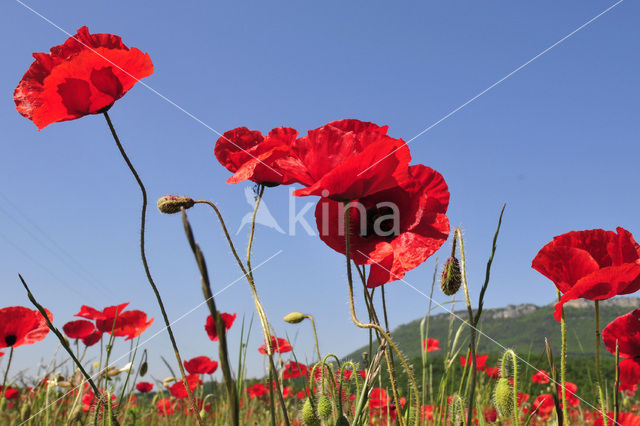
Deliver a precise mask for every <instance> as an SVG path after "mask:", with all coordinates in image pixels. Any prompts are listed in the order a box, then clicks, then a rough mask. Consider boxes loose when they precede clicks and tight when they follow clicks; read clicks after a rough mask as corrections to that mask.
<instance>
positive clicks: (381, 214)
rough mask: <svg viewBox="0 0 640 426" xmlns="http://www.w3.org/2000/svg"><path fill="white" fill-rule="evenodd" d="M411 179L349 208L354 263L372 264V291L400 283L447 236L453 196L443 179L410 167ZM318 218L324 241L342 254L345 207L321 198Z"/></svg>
mask: <svg viewBox="0 0 640 426" xmlns="http://www.w3.org/2000/svg"><path fill="white" fill-rule="evenodd" d="M409 174H410V178H408V179H406V180H405V181H404V182H403V183H402V184H401V185H400V186H396V187H394V188H391V189H387V190H385V191H381V192H378V193H376V194H373V195H369V196H368V197H365V198H361V199H359V200H357V201H354V202H353V203H351V205H352V206H353V207H352V208H350V210H349V212H350V231H351V237H350V245H351V258H352V259H353V261H354V262H355V263H357V264H361V265H362V264H370V265H371V271H370V273H369V278H368V280H367V287H369V288H373V287H377V286H379V285H382V284H385V283H388V282H390V281H394V280H398V279H401V278H402V277H404V275H405V272H406V271H409V270H411V269H413V268H415V267H417V266H418V265H420V264H421V263H422V262H424V261H425V260H427V259H428V258H429V256H431V255H432V254H433V253H435V252H436V251H437V250H438V249H439V248H440V246H442V244H443V243H444V242H445V241H446V240H447V237H448V235H449V220H448V219H447V216H446V215H445V213H446V211H447V207H448V205H449V191H448V188H447V184H446V182H445V181H444V179H443V178H442V175H440V173H438V172H436V171H435V170H433V169H431V168H429V167H426V166H423V165H416V166H411V167H410V168H409ZM315 215H316V224H317V227H318V230H319V233H320V238H321V239H322V241H324V242H325V243H326V244H327V245H328V246H329V247H331V248H332V249H334V250H336V251H337V252H339V253H343V254H344V253H345V247H346V246H345V236H344V228H345V226H344V206H343V205H342V203H339V202H337V201H333V200H330V199H327V198H323V199H321V200H320V202H319V203H318V205H317V206H316V213H315Z"/></svg>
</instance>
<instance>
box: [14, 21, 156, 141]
mask: <svg viewBox="0 0 640 426" xmlns="http://www.w3.org/2000/svg"><path fill="white" fill-rule="evenodd" d="M33 57H34V58H35V61H34V62H33V63H32V64H31V66H30V67H29V70H28V71H27V72H26V73H25V74H24V76H23V77H22V80H21V81H20V83H19V84H18V87H17V88H16V90H15V92H14V93H13V100H14V101H15V103H16V108H17V110H18V112H19V113H20V114H22V115H23V116H25V117H27V118H28V119H29V120H31V121H33V124H35V125H36V126H38V129H42V128H44V127H46V126H48V125H49V124H51V123H55V122H58V121H67V120H74V119H76V118H80V117H84V116H85V115H88V114H98V113H101V112H103V111H105V110H107V109H108V108H109V107H111V105H113V103H114V102H115V101H117V100H118V99H120V98H121V97H122V96H124V94H125V93H127V91H128V90H129V89H131V88H132V87H133V86H134V84H135V83H136V82H137V81H138V80H139V79H141V78H144V77H147V76H149V75H151V74H152V73H153V64H152V63H151V59H150V58H149V55H148V54H146V53H142V52H141V51H140V50H138V49H136V48H135V47H132V48H131V49H130V48H128V47H127V46H125V45H124V43H122V40H121V38H120V37H118V36H116V35H112V34H89V29H88V28H87V27H82V28H80V29H79V30H78V32H77V33H76V35H74V36H73V37H70V38H68V39H67V40H66V41H65V42H64V44H62V45H59V46H54V47H52V48H51V51H50V53H34V54H33Z"/></svg>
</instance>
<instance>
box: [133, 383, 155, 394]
mask: <svg viewBox="0 0 640 426" xmlns="http://www.w3.org/2000/svg"><path fill="white" fill-rule="evenodd" d="M136 389H137V390H138V392H142V393H147V392H151V389H153V383H149V382H138V383H137V384H136Z"/></svg>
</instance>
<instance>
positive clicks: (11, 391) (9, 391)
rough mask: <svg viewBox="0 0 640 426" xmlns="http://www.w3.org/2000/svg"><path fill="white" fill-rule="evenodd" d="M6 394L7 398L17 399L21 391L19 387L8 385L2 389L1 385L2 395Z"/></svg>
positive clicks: (0, 392) (0, 393) (0, 391)
mask: <svg viewBox="0 0 640 426" xmlns="http://www.w3.org/2000/svg"><path fill="white" fill-rule="evenodd" d="M2 395H4V397H5V398H6V399H9V400H11V399H16V398H18V397H19V396H20V391H18V389H16V388H12V387H7V388H6V389H4V392H3V389H2V386H0V396H2Z"/></svg>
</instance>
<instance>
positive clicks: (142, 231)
mask: <svg viewBox="0 0 640 426" xmlns="http://www.w3.org/2000/svg"><path fill="white" fill-rule="evenodd" d="M104 118H105V119H106V120H107V124H108V125H109V130H111V135H112V136H113V139H114V140H115V142H116V145H117V146H118V150H119V151H120V155H122V158H123V159H124V161H125V163H127V166H128V167H129V170H130V171H131V174H132V175H133V177H134V178H135V180H136V182H137V183H138V186H139V187H140V192H141V193H142V211H141V213H140V256H141V257H142V265H143V266H144V272H145V274H146V275H147V280H148V281H149V284H150V285H151V289H152V290H153V293H154V295H155V296H156V300H157V301H158V305H159V306H160V312H161V313H162V319H163V320H164V324H165V326H166V328H167V332H168V334H169V340H171V346H173V352H174V354H175V356H176V361H177V362H178V367H179V368H180V374H181V376H182V383H184V387H185V389H186V391H187V396H188V397H189V403H190V404H191V409H192V410H193V413H194V414H195V416H196V419H197V420H198V424H200V425H201V426H202V424H203V423H202V419H201V418H200V414H199V412H198V406H197V405H196V401H195V399H194V397H193V392H191V388H190V387H189V383H188V382H187V375H186V373H185V371H184V366H183V365H182V358H181V357H180V351H179V350H178V344H177V343H176V339H175V337H174V336H173V330H172V329H171V323H170V322H169V317H168V316H167V311H166V310H165V308H164V303H163V301H162V297H161V296H160V292H159V291H158V287H157V286H156V284H155V282H154V281H153V278H152V277H151V271H150V270H149V264H148V262H147V254H146V252H145V247H144V234H145V224H146V220H147V189H146V188H145V186H144V184H143V183H142V180H141V179H140V176H139V175H138V172H137V171H136V169H135V167H133V164H132V163H131V160H129V157H128V156H127V153H126V152H125V150H124V148H123V147H122V144H121V143H120V139H119V138H118V134H117V133H116V129H115V128H114V127H113V123H112V122H111V118H109V114H108V113H107V112H106V111H105V112H104Z"/></svg>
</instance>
